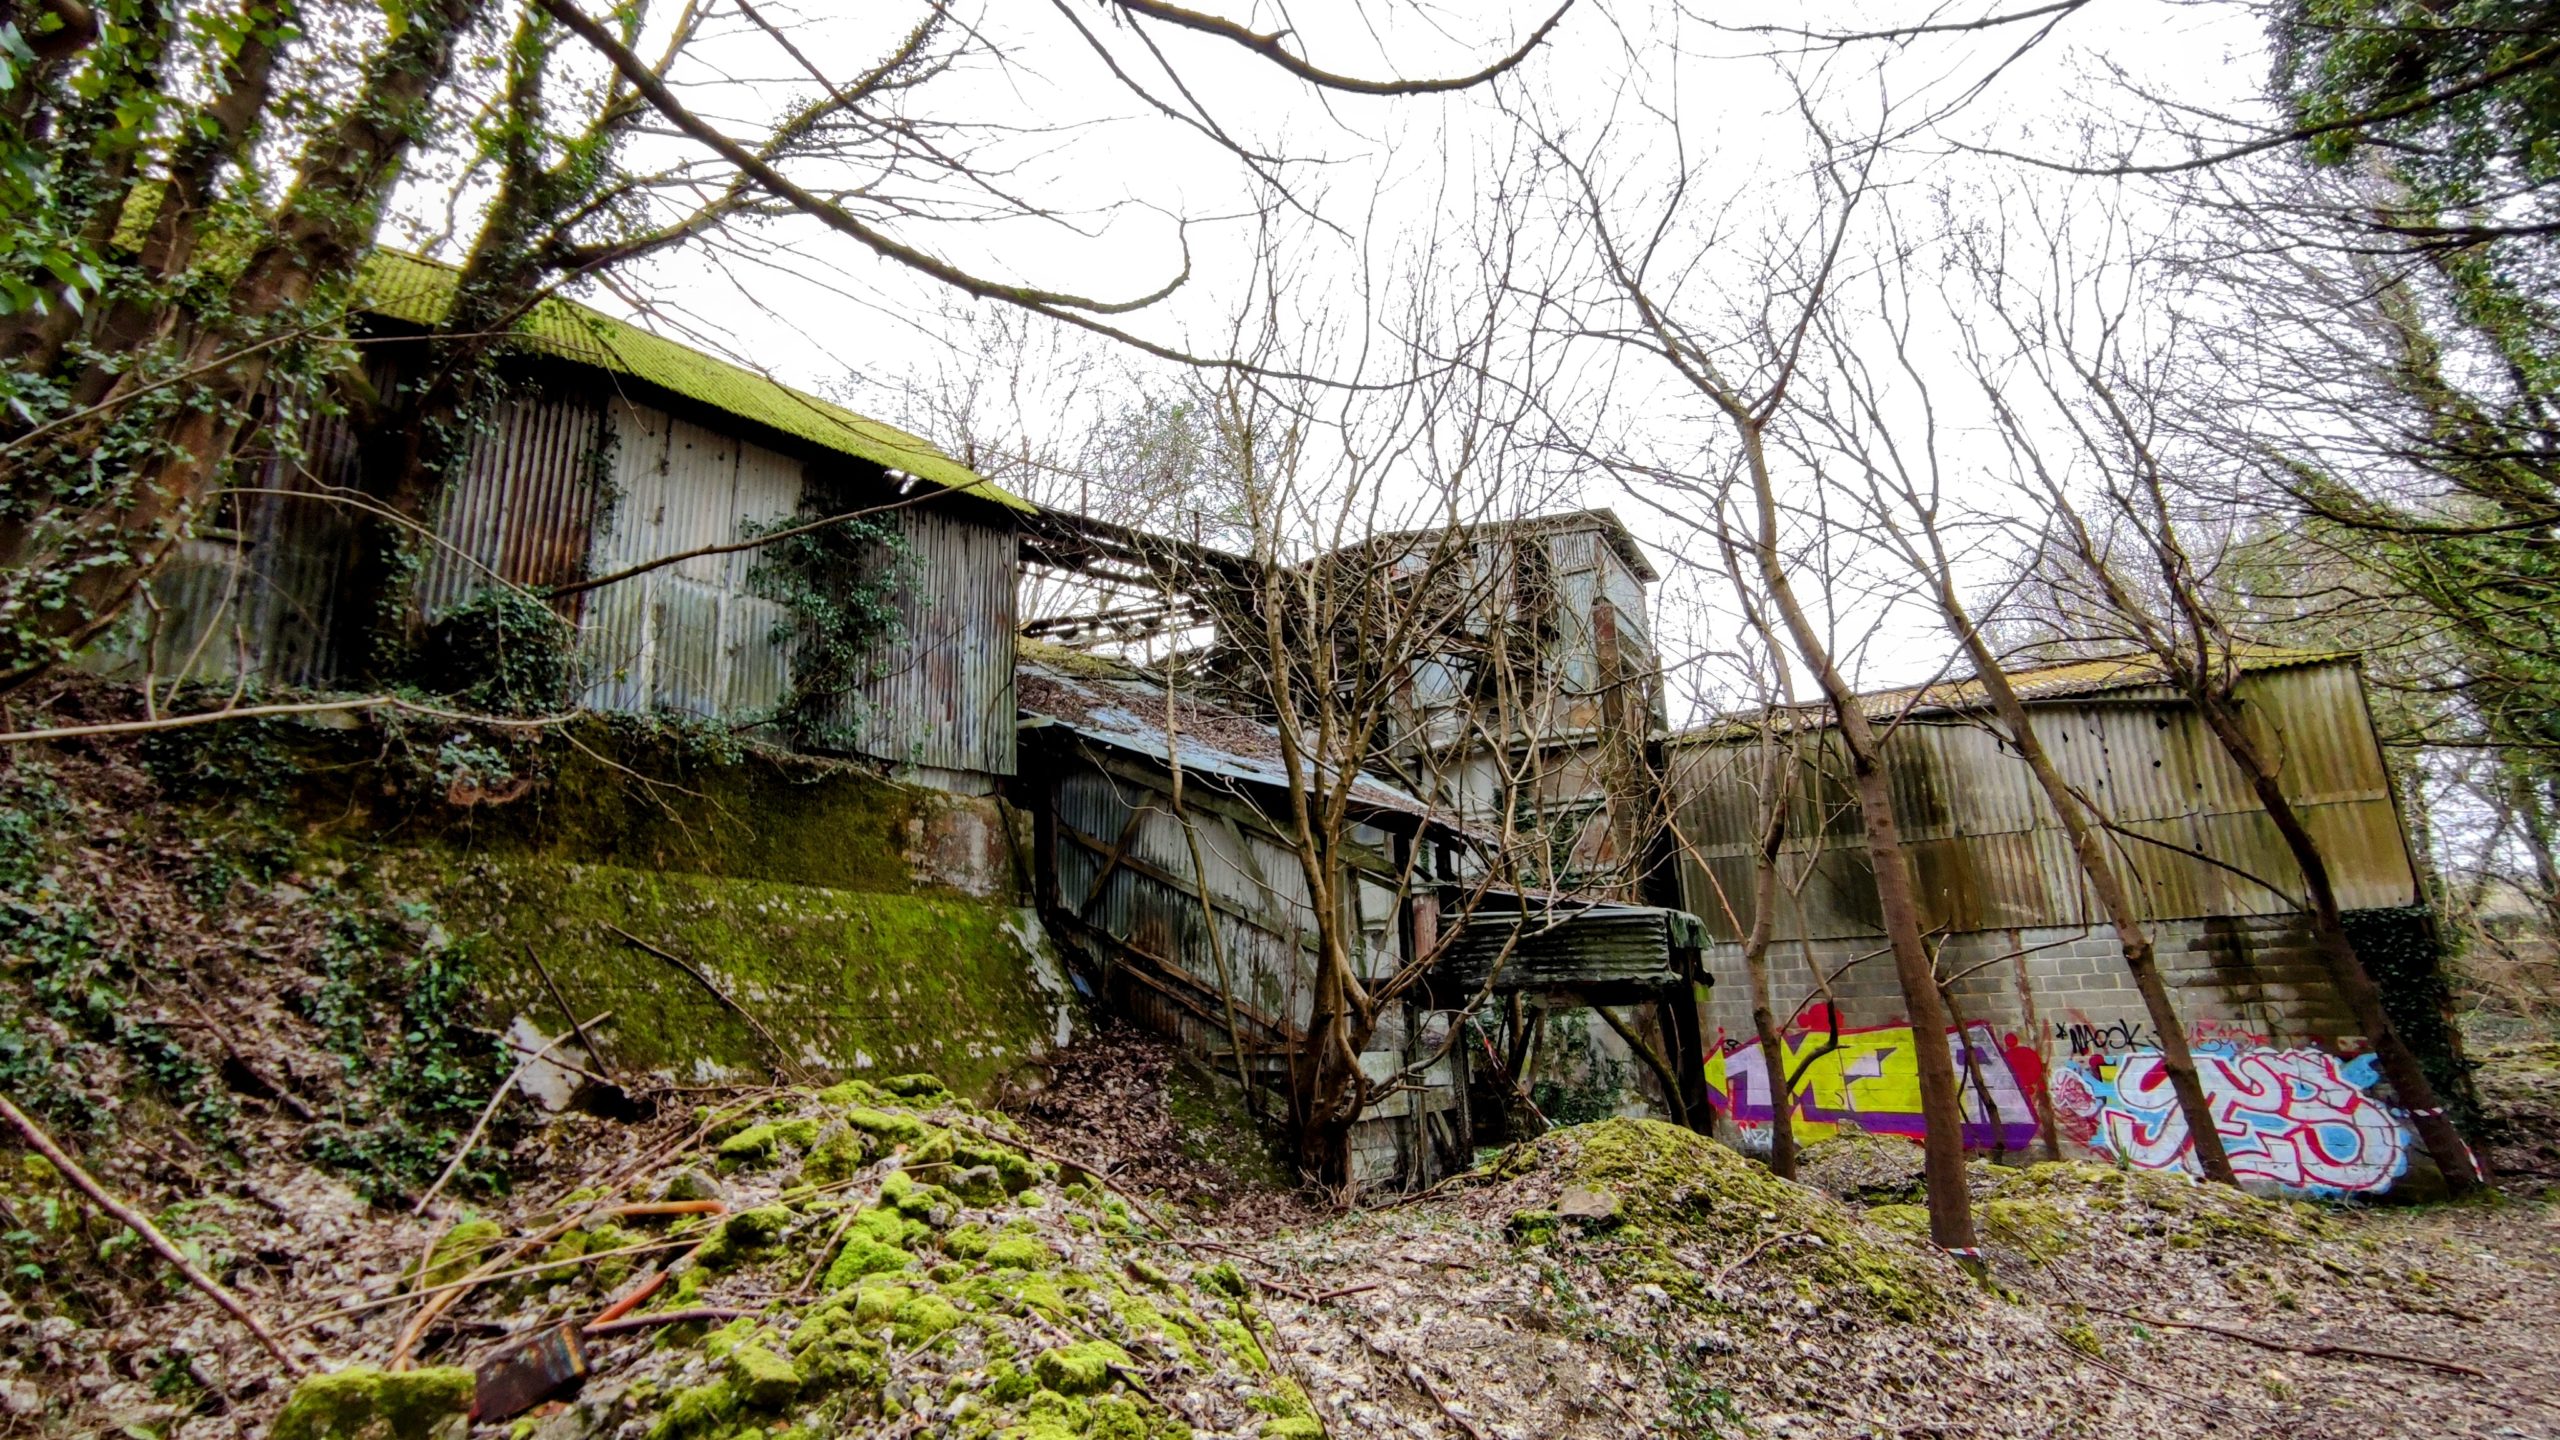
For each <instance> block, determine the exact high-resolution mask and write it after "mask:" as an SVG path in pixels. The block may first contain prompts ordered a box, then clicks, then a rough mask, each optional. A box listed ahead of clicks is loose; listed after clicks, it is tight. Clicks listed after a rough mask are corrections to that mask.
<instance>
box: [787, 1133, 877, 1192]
mask: <svg viewBox="0 0 2560 1440" xmlns="http://www.w3.org/2000/svg"><path fill="white" fill-rule="evenodd" d="M876 1153H878V1146H877V1145H876V1144H875V1142H873V1140H872V1139H871V1137H870V1136H868V1135H866V1134H864V1133H863V1132H862V1131H860V1130H856V1129H854V1128H853V1127H852V1126H850V1125H831V1126H829V1127H827V1129H826V1130H825V1131H824V1132H823V1133H821V1134H820V1135H819V1136H818V1140H817V1143H816V1144H814V1145H812V1146H810V1147H809V1153H808V1156H807V1158H805V1159H803V1160H802V1161H801V1162H800V1183H802V1184H804V1185H831V1184H833V1183H835V1182H836V1181H838V1180H847V1179H851V1178H852V1177H853V1174H854V1172H855V1171H857V1170H860V1169H861V1168H862V1167H863V1166H864V1165H866V1164H868V1163H870V1160H871V1157H872V1156H873V1155H874V1154H876Z"/></svg>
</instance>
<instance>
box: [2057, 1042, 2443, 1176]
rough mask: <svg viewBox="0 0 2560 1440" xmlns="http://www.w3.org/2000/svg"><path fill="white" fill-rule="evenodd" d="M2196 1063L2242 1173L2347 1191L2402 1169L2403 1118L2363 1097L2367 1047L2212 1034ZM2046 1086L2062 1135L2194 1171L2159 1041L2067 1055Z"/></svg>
mask: <svg viewBox="0 0 2560 1440" xmlns="http://www.w3.org/2000/svg"><path fill="white" fill-rule="evenodd" d="M2196 1071H2197V1075H2198V1077H2199V1078H2200V1079H2202V1080H2203V1081H2204V1091H2205V1098H2206V1100H2207V1101H2208V1102H2209V1103H2210V1104H2211V1105H2212V1107H2213V1118H2214V1128H2215V1129H2216V1130H2217V1131H2219V1132H2220V1133H2221V1135H2222V1148H2223V1149H2224V1150H2225V1151H2226V1152H2228V1153H2229V1154H2230V1156H2231V1168H2232V1170H2233V1171H2234V1172H2235V1173H2236V1174H2238V1175H2239V1177H2240V1178H2241V1179H2243V1180H2265V1181H2271V1182H2273V1183H2275V1184H2278V1185H2281V1186H2284V1187H2285V1188H2287V1189H2289V1190H2299V1191H2302V1192H2304V1193H2306V1194H2313V1195H2355V1194H2370V1193H2373V1192H2375V1191H2380V1190H2385V1189H2388V1188H2390V1186H2391V1183H2392V1182H2393V1181H2394V1180H2397V1179H2399V1178H2400V1176H2401V1175H2403V1174H2405V1173H2407V1171H2408V1169H2409V1151H2410V1145H2411V1139H2410V1135H2409V1131H2408V1127H2407V1125H2406V1124H2405V1123H2404V1122H2403V1121H2402V1120H2401V1119H2400V1118H2399V1117H2398V1116H2396V1115H2394V1114H2393V1113H2392V1112H2391V1111H2390V1110H2388V1109H2386V1108H2384V1106H2383V1104H2382V1102H2381V1101H2379V1100H2376V1099H2375V1098H2374V1097H2373V1095H2372V1093H2371V1087H2372V1085H2373V1083H2374V1080H2375V1078H2376V1062H2375V1060H2374V1058H2373V1057H2372V1056H2370V1055H2364V1056H2359V1057H2357V1058H2355V1059H2353V1060H2341V1059H2339V1058H2338V1057H2337V1056H2335V1055H2331V1054H2329V1053H2327V1052H2326V1051H2321V1050H2275V1049H2269V1048H2267V1047H2266V1046H2263V1045H2233V1044H2226V1043H2220V1042H2216V1043H2211V1044H2207V1045H2204V1046H2200V1047H2199V1048H2198V1049H2197V1051H2196ZM2052 1095H2053V1107H2054V1111H2055V1115H2056V1118H2057V1120H2058V1121H2059V1122H2060V1124H2061V1126H2062V1128H2063V1129H2064V1131H2065V1133H2066V1134H2067V1135H2068V1136H2069V1137H2070V1138H2071V1139H2073V1140H2075V1141H2078V1142H2079V1143H2081V1144H2084V1145H2086V1146H2088V1147H2089V1148H2091V1149H2093V1150H2097V1151H2101V1152H2104V1153H2107V1154H2111V1155H2115V1156H2119V1157H2121V1158H2122V1159H2123V1160H2124V1161H2125V1163H2127V1164H2129V1165H2135V1166H2139V1167H2140V1168H2142V1169H2145V1170H2173V1169H2183V1170H2187V1171H2190V1172H2195V1171H2199V1170H2200V1167H2199V1166H2198V1165H2197V1163H2196V1159H2195V1142H2194V1140H2193V1139H2192V1138H2191V1137H2190V1136H2189V1135H2188V1133H2187V1122H2186V1116H2185V1115H2184V1114H2183V1113H2181V1112H2180V1110H2179V1108H2178V1098H2177V1095H2176V1093H2175V1092H2174V1091H2173V1090H2172V1089H2171V1088H2170V1085H2169V1072H2168V1069H2167V1067H2166V1065H2165V1063H2164V1062H2163V1060H2162V1058H2161V1055H2160V1052H2159V1051H2157V1050H2136V1051H2133V1052H2131V1053H2129V1054H2124V1055H2118V1056H2114V1057H2096V1058H2092V1059H2089V1060H2086V1061H2080V1060H2075V1061H2074V1062H2073V1063H2072V1064H2071V1065H2070V1066H2068V1067H2066V1068H2065V1069H2064V1070H2063V1071H2062V1072H2061V1073H2059V1074H2057V1075H2056V1076H2055V1077H2054V1080H2053V1092H2052Z"/></svg>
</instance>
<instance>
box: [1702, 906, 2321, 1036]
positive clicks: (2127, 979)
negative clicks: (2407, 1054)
mask: <svg viewBox="0 0 2560 1440" xmlns="http://www.w3.org/2000/svg"><path fill="white" fill-rule="evenodd" d="M2152 943H2153V944H2154V945H2155V946H2156V947H2157V950H2158V954H2159V960H2160V968H2161V973H2162V974H2163V975H2164V976H2165V977H2166V979H2167V980H2168V982H2169V990H2170V996H2171V999H2172V1001H2173V1002H2174V1004H2175V1005H2176V1007H2177V1010H2178V1013H2179V1014H2180V1015H2181V1016H2183V1017H2185V1019H2186V1021H2187V1024H2188V1027H2189V1030H2190V1033H2191V1034H2192V1033H2195V1032H2196V1031H2198V1030H2199V1029H2201V1030H2203V1031H2204V1033H2206V1034H2212V1033H2215V1032H2217V1031H2222V1032H2230V1033H2236V1034H2240V1035H2246V1036H2249V1037H2253V1038H2255V1039H2256V1040H2258V1041H2259V1042H2260V1043H2263V1044H2267V1045H2272V1046H2276V1047H2279V1048H2290V1047H2295V1046H2304V1045H2316V1046H2319V1047H2321V1048H2324V1049H2336V1048H2340V1047H2342V1046H2343V1047H2344V1048H2347V1049H2350V1050H2352V1049H2354V1048H2356V1042H2357V1041H2358V1040H2359V1039H2360V1038H2361V1037H2360V1035H2359V1033H2358V1031H2357V1029H2356V1026H2355V1022H2354V1021H2353V1019H2352V1018H2350V1017H2349V1016H2348V1014H2347V1012H2346V1007H2345V1006H2344V1005H2343V1004H2342V1003H2340V1001H2339V1000H2338V998H2337V996H2336V995H2335V993H2334V992H2332V991H2331V989H2330V987H2329V982H2328V977H2327V974H2326V972H2325V971H2323V969H2322V968H2321V965H2320V961H2319V958H2318V956H2317V955H2316V954H2314V952H2313V950H2312V948H2311V937H2310V932H2309V929H2308V928H2307V926H2305V924H2304V923H2303V921H2302V920H2301V918H2300V917H2297V916H2237V917H2223V918H2215V919H2205V920H2165V921H2159V922H2156V923H2155V924H2154V925H2153V927H2152ZM1861 957H1864V958H1861ZM1938 965H1939V969H1940V971H1941V972H1942V973H1948V974H1955V975H1961V976H1962V977H1963V978H1962V979H1961V980H1960V981H1959V982H1958V983H1957V984H1956V985H1955V986H1954V988H1953V994H1954V999H1955V1004H1956V1007H1957V1009H1958V1010H1959V1011H1961V1012H1962V1015H1963V1018H1964V1020H1965V1021H1966V1023H1968V1024H1989V1025H1991V1026H1992V1027H1994V1028H1995V1029H1998V1030H2001V1031H2003V1032H2015V1033H2016V1034H2017V1035H2018V1036H2019V1037H2020V1038H2021V1039H2022V1040H2027V1041H2029V1042H2030V1043H2031V1044H2033V1045H2035V1046H2036V1047H2037V1048H2038V1049H2040V1050H2047V1051H2049V1052H2050V1053H2049V1054H2048V1056H2047V1058H2048V1060H2049V1061H2050V1060H2052V1059H2056V1058H2059V1059H2068V1058H2070V1056H2071V1055H2072V1053H2073V1051H2074V1049H2075V1048H2078V1049H2080V1050H2082V1051H2084V1052H2085V1051H2088V1050H2091V1049H2098V1050H2106V1051H2118V1050H2129V1049H2138V1048H2147V1047H2149V1046H2152V1045H2155V1044H2157V1043H2158V1038H2159V1037H2158V1036H2157V1035H2155V1034H2153V1033H2152V1028H2151V1019H2150V1016H2149V1014H2148V1013H2147V1012H2146V1011H2145V1010H2144V1009H2143V1005H2142V997H2141V995H2139V994H2138V993H2136V992H2135V990H2134V988H2133V977H2132V976H2131V975H2130V974H2128V973H2127V972H2126V970H2125V965H2124V952H2123V951H2122V950H2121V949H2119V948H2118V947H2117V945H2116V940H2115V935H2114V932H2112V931H2110V930H2107V929H2105V928H2103V927H2101V928H2096V929H2083V928H2081V927H2078V926H2071V927H2051V928H2042V929H2027V930H1984V931H1977V932H1974V933H1972V934H1966V935H1951V936H1947V937H1945V939H1944V940H1943V942H1942V943H1941V945H1940V948H1939V951H1938ZM1707 968H1708V969H1709V971H1711V972H1712V973H1713V974H1714V975H1715V977H1716V985H1715V990H1714V1002H1713V1004H1712V1007H1711V1012H1710V1018H1709V1021H1708V1025H1709V1028H1710V1029H1711V1030H1714V1029H1721V1030H1722V1032H1723V1034H1724V1036H1725V1037H1726V1038H1727V1039H1730V1040H1733V1041H1737V1042H1739V1041H1742V1040H1747V1039H1748V1038H1750V1036H1751V1034H1752V1029H1751V989H1750V982H1749V979H1748V977H1747V976H1746V975H1745V974H1744V973H1743V966H1742V948H1741V947H1740V946H1739V945H1733V944H1723V945H1718V946H1716V947H1715V948H1713V949H1711V950H1709V951H1708V952H1707ZM1817 974H1819V975H1823V976H1832V977H1834V978H1832V980H1831V994H1832V996H1833V997H1836V999H1837V1001H1838V1003H1839V1007H1840V1023H1841V1025H1842V1026H1843V1027H1844V1028H1851V1029H1866V1028H1871V1027H1874V1026H1881V1025H1894V1024H1899V1023H1901V1022H1902V1021H1903V1020H1904V1018H1905V1016H1904V1013H1903V1004H1902V988H1901V986H1900V985H1898V984H1897V983H1896V982H1895V980H1894V974H1893V957H1892V956H1891V955H1890V954H1887V953H1884V937H1883V936H1880V935H1876V936H1860V937H1856V938H1851V939H1832V940H1806V941H1786V942H1781V943H1779V944H1777V945H1775V946H1772V947H1771V949H1770V953H1769V979H1770V992H1771V996H1772V999H1773V1000H1774V1001H1775V1002H1776V1005H1777V1008H1778V1011H1779V1014H1780V1016H1781V1019H1782V1020H1783V1018H1784V1017H1785V1015H1786V1014H1787V1012H1788V1011H1790V1010H1791V1009H1794V1008H1796V1007H1797V1005H1798V1003H1799V1002H1803V1003H1804V1007H1805V1009H1807V1010H1810V1008H1811V1007H1812V1006H1813V1005H1817V1004H1820V1003H1821V1002H1822V1000H1823V998H1824V997H1823V996H1822V994H1821V993H1820V991H1819V989H1818V988H1817V985H1816V976H1817ZM1794 1028H1798V1029H1802V1028H1805V1026H1804V1022H1803V1021H1802V1019H1801V1018H1799V1020H1798V1022H1797V1024H1796V1026H1795V1027H1794Z"/></svg>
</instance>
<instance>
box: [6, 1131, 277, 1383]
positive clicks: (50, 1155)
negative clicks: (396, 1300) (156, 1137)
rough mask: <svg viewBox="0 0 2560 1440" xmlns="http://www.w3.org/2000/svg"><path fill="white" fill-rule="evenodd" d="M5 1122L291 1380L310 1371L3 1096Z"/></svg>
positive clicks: (235, 1299) (235, 1298)
mask: <svg viewBox="0 0 2560 1440" xmlns="http://www.w3.org/2000/svg"><path fill="white" fill-rule="evenodd" d="M0 1116H6V1117H8V1121H9V1123H10V1124H12V1125H14V1126H16V1127H18V1133H19V1134H21V1135H23V1136H25V1137H26V1139H27V1144H29V1145H31V1146H33V1147H34V1148H35V1151H36V1153H37V1154H39V1155H42V1156H43V1157H44V1158H45V1159H47V1160H49V1161H51V1162H52V1163H53V1168H54V1169H56V1170H59V1171H61V1172H62V1178H64V1179H65V1180H68V1181H70V1182H71V1184H72V1187H73V1188H74V1189H76V1190H78V1191H79V1192H80V1193H81V1194H83V1195H86V1196H88V1197H89V1203H90V1204H92V1205H95V1206H97V1207H98V1208H99V1209H100V1210H103V1211H105V1212H106V1213H107V1215H108V1216H109V1217H110V1218H112V1219H114V1220H115V1221H117V1222H118V1223H120V1224H122V1225H123V1226H124V1227H125V1228H126V1229H128V1230H131V1231H132V1232H133V1233H134V1234H136V1235H139V1236H141V1237H142V1239H143V1243H145V1244H147V1245H149V1246H150V1247H151V1248H152V1249H153V1250H156V1251H158V1252H159V1254H160V1258H161V1259H163V1260H166V1261H168V1262H169V1263H170V1264H172V1265H174V1266H176V1267H177V1268H178V1273H179V1274H180V1275H183V1276H185V1277H186V1279H187V1283H188V1284H190V1285H193V1286H194V1287H196V1288H197V1289H198V1290H201V1291H203V1292H204V1293H205V1294H206V1295H207V1296H208V1297H210V1298H211V1299H212V1301H213V1303H214V1304H216V1305H219V1306H221V1307H222V1308H223V1309H224V1310H226V1311H228V1312H230V1315H231V1318H232V1319H234V1320H237V1321H239V1322H240V1323H241V1324H243V1325H246V1326H248V1327H249V1333H250V1334H252V1335H255V1336H257V1337H258V1343H259V1344H261V1345H264V1346H266V1347H267V1353H268V1354H270V1355H273V1356H275V1357H276V1361H277V1363H279V1364H281V1365H283V1366H284V1369H285V1373H286V1374H288V1375H291V1376H293V1377H295V1378H296V1379H299V1378H301V1376H302V1374H303V1370H304V1367H303V1364H302V1362H301V1361H299V1360H297V1359H295V1358H294V1357H293V1356H292V1355H291V1354H290V1353H289V1352H287V1351H286V1349H285V1348H284V1344H283V1342H282V1341H279V1340H278V1339H276V1337H275V1332H273V1331H271V1330H269V1329H268V1328H267V1327H266V1325H265V1324H264V1323H263V1322H262V1321H260V1320H259V1319H258V1317H257V1316H255V1315H252V1314H250V1313H249V1307H248V1306H246V1305H243V1304H241V1303H240V1297H238V1296H236V1295H234V1294H232V1293H231V1292H230V1291H228V1290H225V1289H224V1288H222V1282H220V1281H218V1280H216V1279H214V1278H213V1277H212V1276H210V1275H207V1274H206V1273H204V1271H203V1269H202V1268H200V1267H199V1266H198V1265H197V1264H196V1262H194V1261H193V1260H190V1259H188V1258H187V1255H186V1252H185V1251H183V1250H180V1249H179V1248H178V1247H177V1246H176V1245H174V1244H171V1243H170V1241H169V1237H168V1236H166V1235H163V1234H161V1233H160V1227H159V1226H157V1225H154V1224H152V1223H151V1219H150V1217H149V1216H146V1215H144V1214H143V1213H142V1212H141V1211H139V1210H136V1209H134V1208H133V1207H132V1206H130V1205H127V1204H125V1203H124V1202H123V1201H121V1200H118V1199H117V1198H116V1197H114V1196H113V1195H110V1194H108V1193H107V1189H106V1187H105V1186H103V1185H100V1184H99V1183H98V1181H97V1178H96V1177H95V1176H92V1175H91V1174H90V1173H89V1172H88V1171H86V1170H83V1169H81V1168H80V1162H79V1161H77V1160H74V1159H72V1158H71V1155H70V1153H69V1152H68V1151H65V1150H64V1149H63V1148H62V1147H61V1146H60V1145H57V1144H55V1143H54V1139H53V1137H52V1136H50V1135H48V1134H46V1133H45V1132H44V1127H43V1126H41V1125H38V1124H37V1123H36V1122H35V1121H33V1120H31V1119H29V1118H27V1113H26V1112H25V1111H23V1110H20V1109H19V1108H18V1107H17V1106H15V1105H12V1104H10V1103H9V1099H8V1097H7V1096H5V1095H0Z"/></svg>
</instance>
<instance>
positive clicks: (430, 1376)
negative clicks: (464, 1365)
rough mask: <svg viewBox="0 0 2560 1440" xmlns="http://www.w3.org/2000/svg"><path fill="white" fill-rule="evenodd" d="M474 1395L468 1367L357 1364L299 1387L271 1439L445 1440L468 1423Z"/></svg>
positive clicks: (276, 1425) (313, 1378)
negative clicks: (388, 1368)
mask: <svg viewBox="0 0 2560 1440" xmlns="http://www.w3.org/2000/svg"><path fill="white" fill-rule="evenodd" d="M471 1396H472V1379H471V1372H470V1371H468V1370H464V1369H459V1368H443V1367H440V1368H436V1369H428V1370H402V1371H397V1372H386V1371H382V1370H377V1369H375V1368H373V1367H372V1366H370V1365H352V1366H349V1367H348V1368H346V1369H344V1370H340V1371H336V1372H334V1373H332V1374H328V1375H314V1376H312V1377H311V1378H310V1379H308V1380H305V1381H303V1382H302V1383H301V1384H300V1385H297V1386H295V1387H294V1391H293V1395H292V1398H290V1399H288V1400H286V1401H285V1404H284V1409H283V1410H282V1411H281V1412H279V1413H278V1414H277V1416H276V1420H275V1424H274V1426H273V1427H272V1428H270V1429H269V1430H268V1432H267V1433H268V1435H269V1436H270V1437H271V1440H430V1437H439V1440H441V1437H444V1436H448V1435H455V1436H458V1435H460V1434H461V1433H462V1431H463V1430H464V1428H466V1425H467V1421H466V1419H465V1416H466V1415H467V1414H468V1413H469V1411H470V1409H471Z"/></svg>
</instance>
